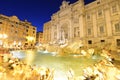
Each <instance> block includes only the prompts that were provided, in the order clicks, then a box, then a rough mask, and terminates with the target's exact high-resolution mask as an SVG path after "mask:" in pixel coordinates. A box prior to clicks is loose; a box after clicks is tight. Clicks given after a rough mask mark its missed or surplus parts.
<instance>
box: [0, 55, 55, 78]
mask: <svg viewBox="0 0 120 80" xmlns="http://www.w3.org/2000/svg"><path fill="white" fill-rule="evenodd" d="M53 73H54V70H50V69H49V68H45V67H37V66H35V65H33V66H31V65H28V64H26V63H25V62H23V61H21V60H20V59H18V58H14V57H13V56H12V54H0V80H53V77H54V76H53Z"/></svg>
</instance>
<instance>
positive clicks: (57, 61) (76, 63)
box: [11, 50, 101, 80]
mask: <svg viewBox="0 0 120 80" xmlns="http://www.w3.org/2000/svg"><path fill="white" fill-rule="evenodd" d="M11 53H12V54H13V55H14V57H18V58H20V59H21V60H23V61H25V62H26V63H28V64H31V65H37V66H44V67H48V68H50V69H54V70H55V72H54V74H55V78H54V80H58V79H59V80H67V76H68V74H67V72H68V71H69V69H70V68H71V69H72V70H73V71H74V74H75V76H80V75H82V70H83V69H84V68H85V67H87V66H90V65H92V64H94V63H96V62H97V61H98V60H100V59H101V57H99V56H94V57H92V58H86V57H79V58H74V57H73V56H67V57H65V56H64V57H63V56H54V55H52V54H51V53H48V52H46V53H43V52H42V51H40V52H39V51H35V50H26V51H12V52H11Z"/></svg>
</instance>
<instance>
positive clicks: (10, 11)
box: [0, 0, 94, 32]
mask: <svg viewBox="0 0 120 80" xmlns="http://www.w3.org/2000/svg"><path fill="white" fill-rule="evenodd" d="M62 1H63V0H0V14H3V15H6V16H13V15H15V16H17V17H18V18H19V19H20V20H22V21H24V20H25V19H26V20H27V21H28V22H31V23H32V25H33V26H36V27H37V32H39V31H43V24H44V23H45V22H47V21H49V20H50V18H51V16H52V14H53V13H55V12H57V11H58V10H59V7H60V5H61V3H62ZM67 1H70V3H74V2H76V1H77V0H67ZM92 1H94V0H85V4H87V3H90V2H92Z"/></svg>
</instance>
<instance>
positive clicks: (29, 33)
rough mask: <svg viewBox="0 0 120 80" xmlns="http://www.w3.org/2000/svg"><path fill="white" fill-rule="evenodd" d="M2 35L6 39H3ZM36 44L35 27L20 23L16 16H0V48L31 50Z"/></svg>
mask: <svg viewBox="0 0 120 80" xmlns="http://www.w3.org/2000/svg"><path fill="white" fill-rule="evenodd" d="M4 35H6V37H5V38H4ZM35 43H36V27H34V26H32V24H31V23H29V22H27V21H26V20H25V21H20V20H19V19H18V18H17V17H16V16H11V17H8V16H5V15H0V46H1V47H6V48H33V47H34V44H35Z"/></svg>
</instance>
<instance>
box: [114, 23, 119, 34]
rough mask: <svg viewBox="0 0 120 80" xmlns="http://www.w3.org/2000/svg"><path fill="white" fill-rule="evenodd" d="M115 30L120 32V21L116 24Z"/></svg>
mask: <svg viewBox="0 0 120 80" xmlns="http://www.w3.org/2000/svg"><path fill="white" fill-rule="evenodd" d="M115 32H120V23H116V24H115Z"/></svg>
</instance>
